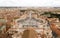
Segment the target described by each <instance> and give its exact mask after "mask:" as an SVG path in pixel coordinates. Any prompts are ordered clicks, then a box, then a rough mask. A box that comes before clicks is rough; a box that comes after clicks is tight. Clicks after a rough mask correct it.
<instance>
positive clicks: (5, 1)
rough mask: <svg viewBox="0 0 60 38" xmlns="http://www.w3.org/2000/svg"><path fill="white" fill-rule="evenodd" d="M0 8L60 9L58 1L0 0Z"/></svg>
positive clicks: (59, 1)
mask: <svg viewBox="0 0 60 38" xmlns="http://www.w3.org/2000/svg"><path fill="white" fill-rule="evenodd" d="M0 7H60V0H0Z"/></svg>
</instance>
